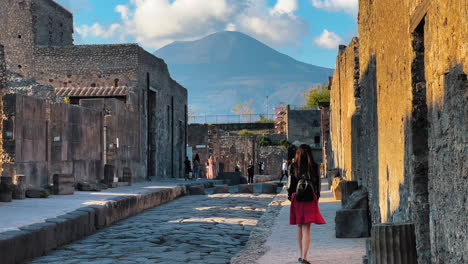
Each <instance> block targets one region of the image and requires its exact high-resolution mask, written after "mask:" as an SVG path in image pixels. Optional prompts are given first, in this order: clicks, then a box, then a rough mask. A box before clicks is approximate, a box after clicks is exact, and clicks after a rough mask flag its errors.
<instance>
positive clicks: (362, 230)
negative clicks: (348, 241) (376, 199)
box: [335, 209, 369, 238]
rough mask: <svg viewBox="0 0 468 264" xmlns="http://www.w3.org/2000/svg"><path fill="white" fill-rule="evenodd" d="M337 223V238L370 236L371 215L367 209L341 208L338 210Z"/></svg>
mask: <svg viewBox="0 0 468 264" xmlns="http://www.w3.org/2000/svg"><path fill="white" fill-rule="evenodd" d="M335 224H336V227H335V231H336V233H335V234H336V237H337V238H358V237H369V216H368V211H367V210H363V209H351V210H348V209H343V210H339V211H337V212H336V217H335Z"/></svg>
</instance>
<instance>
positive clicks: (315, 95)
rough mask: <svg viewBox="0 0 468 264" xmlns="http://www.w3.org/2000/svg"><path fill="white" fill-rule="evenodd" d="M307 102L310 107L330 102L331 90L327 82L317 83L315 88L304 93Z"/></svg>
mask: <svg viewBox="0 0 468 264" xmlns="http://www.w3.org/2000/svg"><path fill="white" fill-rule="evenodd" d="M302 96H304V100H305V104H306V106H308V107H314V106H318V103H323V102H330V90H328V88H327V85H326V84H317V85H316V86H315V87H314V88H311V89H309V90H308V91H307V92H305V93H303V94H302Z"/></svg>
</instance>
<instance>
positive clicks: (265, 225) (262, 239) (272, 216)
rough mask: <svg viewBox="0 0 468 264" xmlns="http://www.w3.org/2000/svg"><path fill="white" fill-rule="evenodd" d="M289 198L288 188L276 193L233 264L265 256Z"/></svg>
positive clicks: (246, 263)
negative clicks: (270, 237) (273, 228)
mask: <svg viewBox="0 0 468 264" xmlns="http://www.w3.org/2000/svg"><path fill="white" fill-rule="evenodd" d="M287 200H288V191H287V189H286V188H284V189H283V191H282V192H281V193H280V194H278V195H276V197H275V198H274V199H273V201H271V203H270V204H269V205H268V208H267V210H266V212H265V213H264V214H263V216H262V217H261V218H260V219H259V220H258V222H257V226H255V228H254V229H253V230H252V233H250V237H249V241H247V243H246V244H245V247H244V248H243V249H242V250H241V251H239V252H238V253H237V254H236V255H235V256H234V257H233V258H231V264H252V263H255V261H256V260H257V259H259V258H260V257H261V256H263V255H264V254H265V253H266V252H267V251H268V250H269V248H268V247H266V246H265V244H266V241H267V239H268V237H269V236H270V235H271V229H272V227H273V225H274V224H275V220H276V218H277V217H278V215H279V213H280V211H281V208H282V207H283V206H284V204H285V203H286V202H287Z"/></svg>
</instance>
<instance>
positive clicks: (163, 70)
mask: <svg viewBox="0 0 468 264" xmlns="http://www.w3.org/2000/svg"><path fill="white" fill-rule="evenodd" d="M138 52H139V57H138V87H139V88H140V89H141V91H143V99H144V103H142V105H145V107H147V103H148V102H147V100H146V99H147V97H148V93H147V91H148V86H150V87H154V88H155V89H156V90H157V92H156V107H155V109H154V110H153V111H154V112H155V113H156V115H155V117H154V118H155V128H156V130H155V132H156V133H155V137H156V143H155V144H156V148H155V150H156V171H157V173H156V175H157V176H158V177H162V178H172V177H176V178H177V177H183V169H184V168H183V161H184V160H185V157H186V153H187V151H186V145H187V140H186V138H187V132H186V129H187V125H188V124H187V122H188V120H187V119H188V116H187V108H188V106H187V90H186V89H185V88H183V87H182V86H180V85H179V84H178V83H177V82H175V81H174V80H172V79H171V77H170V75H169V70H168V68H167V65H166V63H165V62H164V61H163V60H161V59H159V58H156V57H155V56H154V55H152V54H150V53H148V52H146V51H145V50H143V49H142V48H138ZM148 74H149V81H150V82H149V85H148V83H147V76H148ZM146 112H147V111H146V110H142V113H146ZM146 115H147V113H146ZM142 122H146V124H147V118H144V120H142ZM145 142H146V141H145Z"/></svg>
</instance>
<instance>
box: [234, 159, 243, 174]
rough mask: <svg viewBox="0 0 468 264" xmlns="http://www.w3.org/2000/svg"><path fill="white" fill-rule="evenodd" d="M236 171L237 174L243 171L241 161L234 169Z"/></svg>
mask: <svg viewBox="0 0 468 264" xmlns="http://www.w3.org/2000/svg"><path fill="white" fill-rule="evenodd" d="M234 171H235V172H240V171H241V164H240V162H239V161H238V162H237V163H236V168H235V169H234Z"/></svg>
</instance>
